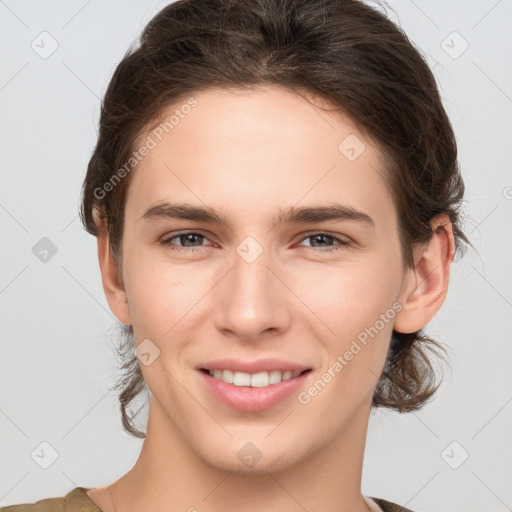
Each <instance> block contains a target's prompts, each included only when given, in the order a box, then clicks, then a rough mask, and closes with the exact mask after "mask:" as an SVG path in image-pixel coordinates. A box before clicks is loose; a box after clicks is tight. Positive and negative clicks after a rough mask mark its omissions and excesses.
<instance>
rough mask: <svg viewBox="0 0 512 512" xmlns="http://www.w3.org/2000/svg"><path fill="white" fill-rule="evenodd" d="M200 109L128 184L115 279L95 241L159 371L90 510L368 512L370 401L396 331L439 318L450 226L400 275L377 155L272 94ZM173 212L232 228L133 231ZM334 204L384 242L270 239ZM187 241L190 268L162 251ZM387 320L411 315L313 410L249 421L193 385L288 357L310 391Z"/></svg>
mask: <svg viewBox="0 0 512 512" xmlns="http://www.w3.org/2000/svg"><path fill="white" fill-rule="evenodd" d="M194 98H196V100H197V102H198V104H197V106H196V107H195V108H193V109H192V110H191V112H190V113H189V114H188V115H187V116H185V117H184V118H183V119H180V122H179V125H177V126H175V128H174V129H173V130H172V131H170V132H169V133H168V134H167V135H166V136H165V138H164V139H163V140H162V141H161V142H159V144H158V145H157V146H156V147H155V148H154V149H152V150H151V151H150V152H149V154H148V155H147V156H146V157H144V159H143V160H142V161H141V162H140V163H139V164H138V166H137V168H136V170H135V171H134V174H133V176H132V179H133V181H132V182H131V184H130V188H129V190H128V195H127V202H126V209H125V226H124V233H123V247H122V248H123V255H122V268H120V267H119V266H118V264H117V262H116V259H115V258H114V257H113V255H112V252H111V250H110V247H109V243H108V236H107V232H106V229H105V226H101V229H100V236H99V237H98V256H99V263H100V268H101V275H102V280H103V287H104V290H105V294H106V297H107V300H108V303H109V306H110V308H111V310H112V312H113V313H114V314H115V315H116V317H117V318H118V319H119V321H121V322H122V323H124V324H126V325H133V329H134V333H135V338H136V343H137V344H139V343H141V342H142V340H144V339H150V340H151V342H152V343H154V345H155V346H157V347H158V349H159V350H160V354H159V356H158V357H157V358H156V359H154V361H153V362H152V363H151V364H149V365H147V366H146V365H141V368H142V372H143V374H144V378H145V381H146V383H147V385H148V387H149V389H150V396H151V398H150V406H149V417H148V426H147V437H146V438H145V440H144V443H143V447H142V450H141V453H140V456H139V458H138V460H137V462H136V463H135V465H134V466H133V468H132V469H131V470H130V471H129V472H128V473H127V474H125V475H124V476H122V477H121V478H120V479H119V480H117V481H115V482H114V483H112V484H110V485H109V486H105V487H97V488H93V489H91V490H89V491H88V495H89V496H90V497H91V499H92V500H93V501H94V502H95V503H96V504H97V505H98V506H99V507H100V508H101V509H102V510H104V511H105V512H111V511H112V512H113V511H114V510H116V509H117V510H123V511H132V510H133V511H135V510H153V511H164V510H165V511H168V510H190V511H192V510H194V509H192V508H191V507H194V508H195V509H196V510H198V511H199V512H206V511H211V512H216V511H221V510H222V511H224V510H244V511H247V512H251V511H257V510H258V511H261V510H266V512H274V511H276V512H277V511H282V510H287V511H303V510H304V509H306V510H323V511H332V512H334V511H336V512H339V511H349V510H350V511H367V510H369V507H368V504H367V503H365V501H364V499H363V496H362V494H361V475H362V465H363V455H364V448H365V442H366V435H367V428H368V421H369V414H370V405H371V399H372V395H373V392H374V388H375V385H376V383H377V381H378V379H379V376H380V374H381V372H382V368H383V366H384V363H385V360H386V354H387V351H388V347H389V342H390V337H391V334H392V329H393V328H394V329H395V330H396V331H398V332H415V331H417V330H419V329H421V328H423V327H425V326H426V325H427V323H428V322H429V321H430V320H431V319H432V318H433V317H434V315H435V314H436V312H437V311H438V310H439V308H440V307H441V305H442V303H443V302H444V299H445V297H446V293H447V289H448V282H449V273H450V264H451V261H452V259H453V254H454V243H453V233H452V227H451V224H450V222H449V219H448V217H446V216H445V215H441V216H439V217H436V218H435V219H434V220H433V221H432V226H433V228H436V227H438V226H442V227H441V228H440V229H439V230H437V231H436V230H434V234H433V236H432V238H431V239H430V240H429V242H427V243H426V244H424V245H421V246H418V247H416V248H415V253H414V261H415V266H414V268H412V269H409V270H405V269H404V268H403V265H402V258H401V253H400V246H399V239H398V224H397V213H396V209H395V206H394V204H393V201H392V198H391V196H390V194H389V190H388V189H387V186H386V183H385V181H384V179H383V176H384V174H383V173H384V171H383V169H382V166H381V158H382V156H381V153H380V151H379V150H378V148H377V146H376V145H375V144H374V143H373V142H372V140H370V139H369V138H368V137H367V136H366V135H364V134H363V133H361V132H360V131H359V130H358V129H357V128H356V126H355V125H354V124H353V123H352V122H350V120H349V119H347V118H346V117H344V116H342V115H341V114H340V113H339V112H326V111H323V110H321V109H319V108H318V106H320V105H321V101H320V100H319V99H316V100H315V103H314V105H313V104H312V103H311V102H310V101H307V100H306V99H305V98H304V97H301V96H300V95H298V94H296V93H295V92H291V91H288V90H284V89H281V88H277V87H266V88H258V89H252V90H250V91H247V90H244V91H242V90H236V91H235V90H231V91H227V90H215V89H212V90H208V91H203V92H201V93H199V94H195V95H194ZM311 101H312V100H311ZM322 106H325V104H322ZM175 109H176V106H173V107H172V108H169V112H171V113H172V112H173V111H174V110H175ZM350 134H355V135H356V136H357V137H358V138H359V139H360V140H361V141H363V143H364V144H365V146H366V148H365V150H364V151H363V152H362V153H361V154H360V155H359V156H358V157H357V158H356V159H355V160H354V161H350V160H349V159H347V158H346V156H345V155H344V154H342V153H341V152H340V151H339V149H338V146H339V144H340V142H342V141H343V140H344V139H345V138H346V137H347V136H348V135H350ZM163 201H172V202H177V203H187V204H189V205H194V206H205V205H206V206H208V207H212V208H215V209H216V210H220V211H222V212H224V213H225V214H226V215H227V216H228V218H229V223H228V225H222V224H209V223H206V222H203V221H190V220H176V219H160V220H154V219H153V220H152V221H148V220H144V219H142V220H141V216H142V215H143V214H144V212H145V211H146V210H148V209H149V208H150V207H151V206H153V205H155V204H158V203H159V202H163ZM332 203H338V204H343V205H347V206H351V207H353V208H355V209H357V210H359V211H362V212H364V213H366V214H367V215H369V216H370V217H371V218H372V219H373V221H374V226H373V227H372V226H370V225H367V224H365V223H362V222H357V221H354V220H336V221H322V222H313V223H308V224H306V225H298V224H283V225H279V226H273V225H272V219H273V217H274V215H276V212H277V210H278V208H287V207H289V206H296V207H301V206H308V205H312V204H315V205H319V204H320V205H328V204H332ZM181 230H190V231H191V232H196V233H198V234H199V235H203V236H204V238H202V237H196V238H192V240H189V241H188V242H187V240H185V241H183V240H181V241H180V237H176V238H174V239H173V242H172V243H173V244H174V247H178V248H181V249H183V250H182V251H173V250H172V249H170V247H169V245H167V246H166V245H164V246H160V245H159V240H162V239H164V238H166V237H167V238H168V237H169V235H170V234H172V233H176V232H179V231H181ZM310 232H313V233H317V232H321V233H326V235H325V236H327V238H324V239H322V238H320V239H319V238H318V237H315V236H311V233H310ZM247 236H251V237H253V238H254V239H255V240H257V242H258V243H259V245H260V247H261V249H262V253H261V255H260V256H259V257H258V258H257V259H256V260H255V261H254V262H252V263H247V261H245V260H244V259H243V258H242V257H240V256H239V254H238V253H237V251H236V249H237V247H238V246H239V244H240V243H241V242H242V241H243V240H244V239H245V238H246V237H247ZM329 236H338V237H340V238H341V239H343V240H347V239H348V240H350V241H351V246H341V245H339V244H338V243H337V242H336V241H335V240H334V239H332V238H329ZM187 244H188V245H187ZM193 248H198V249H199V251H197V252H193V251H192V250H191V249H193ZM328 248H333V249H337V250H334V251H333V252H330V253H328V252H325V249H328ZM187 251H188V252H187ZM394 303H399V304H400V306H401V310H400V311H399V312H398V313H396V314H395V316H394V318H393V319H392V320H391V321H389V322H388V323H386V324H385V326H384V328H382V329H381V330H380V331H379V332H378V334H377V335H376V336H374V337H373V338H370V341H369V342H368V344H367V345H365V346H364V348H363V349H362V350H361V351H360V352H359V353H358V354H357V355H355V356H354V357H353V359H352V360H350V361H349V362H348V364H346V365H345V366H344V367H343V370H342V371H340V372H338V373H337V374H336V376H335V377H334V378H332V380H331V381H330V382H329V383H328V384H327V385H326V386H325V388H324V389H322V391H321V392H319V393H318V394H317V395H316V396H315V397H313V398H312V399H311V401H310V402H309V403H308V404H302V403H300V402H299V400H298V399H297V394H296V393H293V394H292V395H291V396H290V397H288V398H287V399H286V400H284V401H283V402H281V403H279V404H278V405H276V406H274V407H272V408H271V409H268V410H266V411H262V412H241V411H238V410H235V409H232V408H230V407H228V406H226V405H224V404H221V403H220V402H218V401H217V400H216V399H215V398H214V397H213V396H212V395H211V394H210V392H209V390H208V389H206V387H205V386H204V384H203V383H202V380H201V379H200V378H199V374H198V372H197V370H196V366H197V364H199V363H200V362H201V361H205V360H212V359H217V358H221V357H233V358H241V359H246V360H256V359H261V358H263V357H271V358H280V359H285V360H289V361H293V362H296V363H302V364H304V365H306V366H308V367H311V368H313V371H312V372H311V373H310V374H309V377H308V379H307V383H305V384H304V387H303V389H307V388H308V387H309V386H311V385H312V384H313V383H314V382H315V381H317V380H318V378H319V377H320V376H321V375H322V374H324V373H325V372H326V371H328V368H329V367H332V365H333V363H334V362H335V361H336V360H337V357H338V356H339V355H340V354H341V355H342V354H344V353H345V352H346V351H347V350H348V349H349V348H350V346H351V343H352V341H353V340H355V339H356V337H357V335H358V334H359V333H361V332H362V331H364V329H365V328H367V327H369V326H372V325H374V324H375V322H376V321H377V320H378V319H379V315H381V314H382V313H385V312H386V311H388V310H389V309H390V308H391V307H392V304H394ZM247 442H251V443H253V444H254V445H255V446H256V447H257V449H258V450H259V451H260V452H261V455H262V456H261V459H260V460H259V461H258V462H257V463H256V464H255V465H253V466H252V467H247V466H246V465H245V464H244V463H243V462H242V461H241V460H240V459H239V458H238V457H237V452H238V451H239V450H240V449H241V448H242V447H243V446H244V445H245V444H246V443H247Z"/></svg>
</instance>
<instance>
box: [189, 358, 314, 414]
mask: <svg viewBox="0 0 512 512" xmlns="http://www.w3.org/2000/svg"><path fill="white" fill-rule="evenodd" d="M198 370H199V371H198V372H197V373H198V375H199V376H200V377H202V378H201V380H202V382H203V385H204V386H205V388H206V390H207V391H208V392H209V393H210V394H211V396H212V397H213V398H214V399H215V400H216V401H217V402H218V403H219V404H222V405H223V406H228V407H229V408H231V409H236V410H238V411H243V412H260V411H266V410H269V409H272V408H273V407H274V406H276V405H277V404H280V403H281V404H284V403H286V399H287V398H290V397H291V396H292V395H293V393H298V392H299V391H300V389H301V388H304V387H305V386H306V385H307V384H308V382H309V381H310V380H311V375H313V374H314V372H313V369H312V368H307V369H304V368H298V369H297V368H293V369H284V368H283V369H282V370H278V369H275V368H274V369H271V370H267V371H265V370H264V371H260V370H261V367H260V368H258V370H259V371H258V372H257V373H249V372H243V371H240V370H236V369H235V368H234V367H233V366H232V368H224V369H222V368H221V367H219V366H217V368H214V369H213V368H204V367H202V368H198Z"/></svg>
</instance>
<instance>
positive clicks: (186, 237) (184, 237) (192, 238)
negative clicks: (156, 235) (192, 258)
mask: <svg viewBox="0 0 512 512" xmlns="http://www.w3.org/2000/svg"><path fill="white" fill-rule="evenodd" d="M175 238H176V239H178V241H179V242H180V243H183V244H189V243H192V244H194V243H196V242H197V241H198V239H199V241H201V240H207V238H206V237H205V236H204V235H201V234H200V233H196V232H194V231H187V232H183V233H175V234H172V235H171V236H168V237H165V238H163V239H162V240H160V245H161V246H164V245H166V246H168V247H169V249H172V250H173V251H188V252H197V251H201V249H198V248H197V247H190V246H187V247H180V246H179V245H176V244H174V243H173V242H172V241H173V240H174V239H175ZM201 245H202V244H199V246H201Z"/></svg>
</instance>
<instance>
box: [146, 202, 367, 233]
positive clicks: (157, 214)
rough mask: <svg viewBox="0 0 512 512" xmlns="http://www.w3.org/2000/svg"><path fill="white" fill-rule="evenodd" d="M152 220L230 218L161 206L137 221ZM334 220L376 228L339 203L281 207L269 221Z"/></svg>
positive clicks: (213, 220)
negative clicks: (354, 222) (359, 223)
mask: <svg viewBox="0 0 512 512" xmlns="http://www.w3.org/2000/svg"><path fill="white" fill-rule="evenodd" d="M152 219H182V220H190V221H200V222H207V223H211V224H222V225H225V226H227V225H228V224H229V218H228V216H227V215H226V213H225V212H224V211H217V210H215V209H213V208H210V207H198V206H191V205H188V204H175V203H174V204H173V203H161V204H157V205H155V206H152V207H151V208H149V209H148V210H147V211H146V212H145V213H144V214H143V215H142V216H141V218H140V220H152ZM333 220H350V221H356V222H361V223H364V224H367V225H369V226H372V227H375V223H374V221H373V219H372V218H371V217H370V216H369V215H368V214H366V213H364V212H361V211H358V210H356V209H354V208H352V207H351V206H344V205H341V204H331V205H311V206H304V207H299V208H296V207H294V206H291V207H289V208H287V209H283V208H281V209H280V210H279V211H278V213H277V215H276V217H275V218H274V220H273V221H272V225H273V226H274V227H276V226H279V225H281V224H285V223H287V224H309V223H314V222H324V221H333Z"/></svg>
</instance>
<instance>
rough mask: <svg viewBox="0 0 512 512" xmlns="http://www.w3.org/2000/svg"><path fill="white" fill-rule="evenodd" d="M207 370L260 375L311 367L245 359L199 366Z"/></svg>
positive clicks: (279, 361)
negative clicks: (266, 372) (261, 373)
mask: <svg viewBox="0 0 512 512" xmlns="http://www.w3.org/2000/svg"><path fill="white" fill-rule="evenodd" d="M198 368H199V369H205V370H231V371H233V372H245V373H260V372H265V371H272V370H281V371H283V372H286V371H291V372H296V371H301V372H302V371H305V370H311V367H309V366H304V365H303V364H300V363H294V362H291V361H285V360H283V359H258V360H256V361H245V360H243V359H215V360H214V361H206V362H205V363H203V364H200V365H199V366H198Z"/></svg>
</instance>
